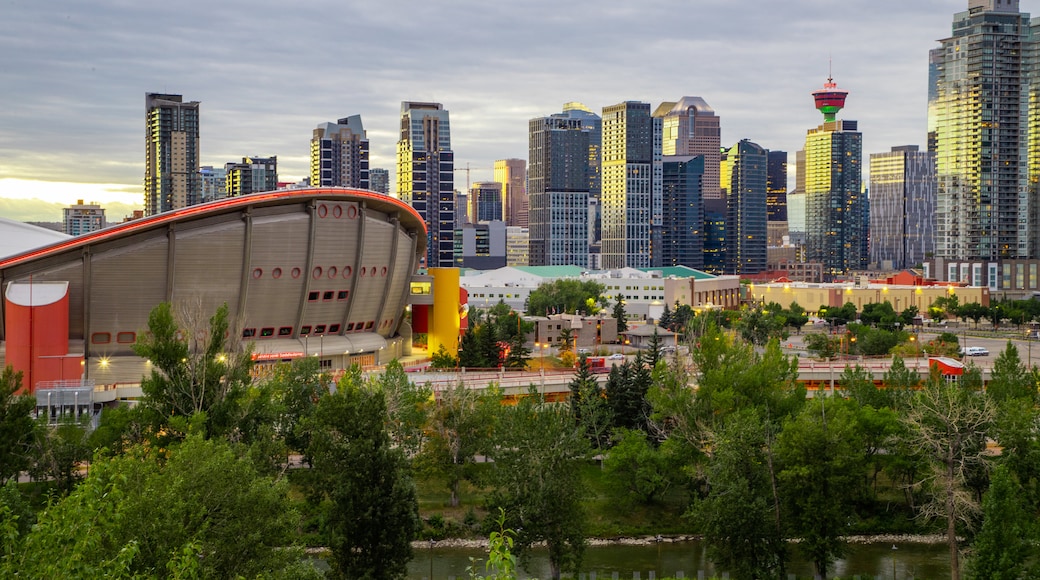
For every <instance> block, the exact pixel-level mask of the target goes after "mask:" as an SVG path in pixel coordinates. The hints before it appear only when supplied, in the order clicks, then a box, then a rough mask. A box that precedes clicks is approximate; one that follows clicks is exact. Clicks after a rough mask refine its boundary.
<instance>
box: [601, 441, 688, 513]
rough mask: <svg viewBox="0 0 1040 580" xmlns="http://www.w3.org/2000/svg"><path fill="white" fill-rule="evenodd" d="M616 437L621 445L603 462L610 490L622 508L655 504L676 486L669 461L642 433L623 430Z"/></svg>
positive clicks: (614, 448)
mask: <svg viewBox="0 0 1040 580" xmlns="http://www.w3.org/2000/svg"><path fill="white" fill-rule="evenodd" d="M615 437H616V438H617V444H615V445H614V447H612V448H611V449H610V452H609V453H608V454H607V458H606V459H605V460H604V461H603V471H604V472H605V473H606V475H607V482H608V487H609V488H610V490H611V491H612V492H613V494H614V497H615V498H617V500H618V502H619V504H621V505H625V504H629V503H631V502H632V501H636V502H638V503H642V504H650V503H653V502H654V500H655V499H656V498H658V497H660V496H661V495H663V494H664V493H666V492H667V491H668V488H669V487H670V486H671V483H672V481H671V478H670V477H669V475H670V474H669V466H668V461H667V458H666V457H665V456H664V454H662V453H661V451H660V450H659V449H655V448H654V447H653V446H651V445H650V443H649V442H648V441H647V440H646V433H644V432H642V431H633V430H630V429H620V430H619V431H618V432H616V433H615Z"/></svg>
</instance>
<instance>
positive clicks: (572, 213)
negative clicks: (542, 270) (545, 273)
mask: <svg viewBox="0 0 1040 580" xmlns="http://www.w3.org/2000/svg"><path fill="white" fill-rule="evenodd" d="M591 140H592V132H591V131H590V130H588V128H587V127H586V126H585V124H584V123H583V121H582V119H580V118H576V117H572V116H570V115H567V114H562V113H557V114H553V115H550V116H548V117H539V118H536V119H531V121H530V122H529V123H528V169H527V187H528V200H529V203H530V210H529V212H528V231H529V236H530V251H529V256H528V260H529V262H530V265H532V266H561V265H568V264H573V265H577V266H582V267H585V266H588V260H589V219H588V216H589V214H588V207H589V151H590V146H589V143H590V141H591Z"/></svg>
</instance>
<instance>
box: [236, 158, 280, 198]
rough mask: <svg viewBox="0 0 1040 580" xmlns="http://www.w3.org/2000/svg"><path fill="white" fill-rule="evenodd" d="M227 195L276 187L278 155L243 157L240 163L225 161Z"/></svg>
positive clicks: (243, 193) (257, 191)
mask: <svg viewBox="0 0 1040 580" xmlns="http://www.w3.org/2000/svg"><path fill="white" fill-rule="evenodd" d="M224 171H225V173H226V175H227V180H226V183H225V187H226V191H227V197H238V196H240V195H249V194H251V193H260V192H263V191H274V190H276V189H278V157H277V156H273V157H243V158H242V162H241V163H226V164H225V165H224Z"/></svg>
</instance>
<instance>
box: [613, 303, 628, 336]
mask: <svg viewBox="0 0 1040 580" xmlns="http://www.w3.org/2000/svg"><path fill="white" fill-rule="evenodd" d="M613 316H614V318H615V319H616V320H617V331H618V332H627V331H628V313H627V312H625V297H624V295H621V294H618V295H617V302H616V303H614V310H613Z"/></svg>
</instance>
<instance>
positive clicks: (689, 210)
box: [661, 155, 704, 270]
mask: <svg viewBox="0 0 1040 580" xmlns="http://www.w3.org/2000/svg"><path fill="white" fill-rule="evenodd" d="M703 179H704V156H703V155H665V156H664V159H663V183H662V190H663V195H664V215H665V220H664V228H663V234H662V243H661V265H662V266H663V267H671V266H686V267H688V268H694V269H696V270H703V269H704V199H703V197H702V194H701V181H702V180H703Z"/></svg>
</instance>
